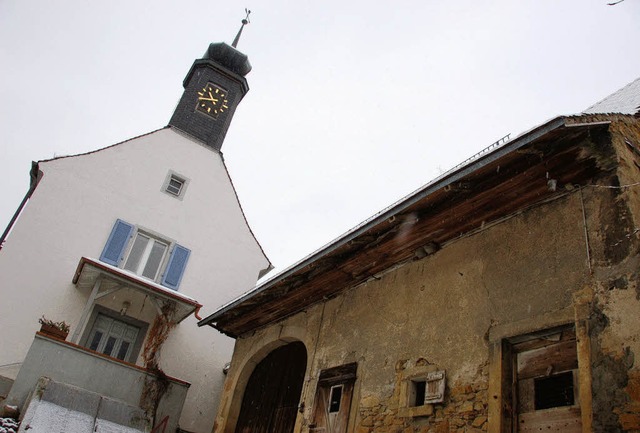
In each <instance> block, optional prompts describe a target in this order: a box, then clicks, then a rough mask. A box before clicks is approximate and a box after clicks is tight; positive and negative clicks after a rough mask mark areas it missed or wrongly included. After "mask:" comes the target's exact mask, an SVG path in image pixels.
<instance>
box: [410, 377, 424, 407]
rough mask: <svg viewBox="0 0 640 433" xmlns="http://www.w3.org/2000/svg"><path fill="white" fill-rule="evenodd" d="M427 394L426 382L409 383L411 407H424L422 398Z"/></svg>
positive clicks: (414, 381) (413, 381)
mask: <svg viewBox="0 0 640 433" xmlns="http://www.w3.org/2000/svg"><path fill="white" fill-rule="evenodd" d="M426 392H427V381H426V380H412V381H411V397H412V398H411V402H410V404H411V406H422V405H424V397H425V395H426Z"/></svg>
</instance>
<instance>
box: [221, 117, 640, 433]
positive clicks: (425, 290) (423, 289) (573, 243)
mask: <svg viewBox="0 0 640 433" xmlns="http://www.w3.org/2000/svg"><path fill="white" fill-rule="evenodd" d="M596 120H597V119H596ZM624 120H625V119H622V123H614V124H613V125H612V126H611V130H612V131H613V134H614V145H615V149H616V152H617V154H618V156H619V157H620V159H621V160H622V159H624V158H630V157H634V158H636V156H634V155H630V154H629V152H628V151H630V149H629V147H628V146H627V145H625V144H624V143H623V142H621V140H622V139H621V137H619V136H617V135H616V134H618V133H619V132H620V131H625V132H628V134H627V135H628V136H633V137H634V140H635V143H638V145H639V149H640V139H639V138H638V131H637V127H636V126H634V124H633V121H629V122H626V123H625V121H624ZM627 120H628V119H627ZM625 128H626V129H625ZM621 143H622V144H621ZM600 150H602V149H600ZM625 152H626V153H625ZM605 154H608V158H609V159H611V153H608V152H605ZM623 157H624V158H623ZM605 159H606V158H605ZM636 160H637V159H636ZM609 162H611V161H609ZM604 163H606V161H605V162H604ZM634 170H635V171H634ZM617 174H618V176H619V178H620V183H623V184H626V183H628V184H631V183H635V182H638V181H639V180H640V176H639V175H638V168H637V167H636V166H635V165H634V164H632V163H630V162H629V163H627V164H626V166H625V164H622V162H621V165H620V169H619V171H618V173H617ZM600 183H601V185H599V186H597V187H596V186H589V187H585V188H582V189H575V188H574V189H571V188H567V190H566V195H565V196H563V197H561V198H558V199H557V200H555V201H553V202H550V203H547V204H544V205H539V206H536V207H533V208H531V209H529V210H526V211H524V212H522V213H520V214H518V215H514V216H512V217H511V218H508V219H505V220H503V221H501V222H499V223H497V224H493V225H490V226H489V227H486V228H485V229H484V230H481V231H479V232H477V233H475V234H473V235H470V236H466V237H464V238H461V239H458V240H456V241H453V242H450V243H449V244H447V245H445V246H444V247H443V249H442V250H440V251H438V252H437V253H435V254H434V255H432V256H428V257H426V258H424V259H422V260H419V261H415V262H411V263H407V264H404V265H402V266H399V267H397V268H395V269H392V270H390V271H388V272H386V273H384V274H383V275H380V276H377V277H376V278H373V279H371V280H369V281H368V282H366V283H365V284H361V285H360V286H358V287H355V288H352V289H350V290H347V291H346V292H344V293H342V294H341V295H339V296H337V297H336V298H334V299H330V300H327V301H326V302H324V303H322V304H318V305H314V306H312V307H309V308H308V309H307V310H306V311H303V312H301V313H298V314H296V315H294V316H292V317H290V318H288V319H286V320H283V321H282V322H280V323H278V324H276V325H273V326H270V327H267V328H265V329H261V330H258V331H256V332H255V333H253V334H251V335H244V336H242V337H241V338H239V339H238V340H237V342H236V350H235V353H234V357H233V361H232V366H231V370H230V371H229V376H228V378H227V383H226V385H225V394H224V396H223V400H222V402H221V409H220V412H219V416H218V427H217V428H218V430H216V431H225V432H232V431H233V426H234V424H235V421H234V419H235V418H234V417H237V415H238V413H237V411H238V408H239V402H240V400H241V398H242V390H243V389H244V387H243V382H246V380H247V379H248V377H249V375H250V373H251V371H252V367H251V365H252V364H256V363H257V362H259V361H260V359H262V357H264V356H265V355H266V353H268V352H269V351H270V350H272V348H273V347H274V346H275V345H278V344H284V343H286V342H287V341H292V340H299V341H302V342H303V343H304V344H305V346H306V347H307V351H308V363H307V375H306V378H305V384H304V387H303V391H302V397H301V402H302V404H303V407H302V409H301V410H302V416H299V417H298V421H297V425H296V430H295V431H296V432H298V431H302V432H307V431H310V429H309V424H311V423H312V422H313V420H312V416H313V405H314V396H315V388H316V384H317V378H318V375H319V373H320V371H321V370H322V369H325V368H330V367H334V366H338V365H342V364H346V363H350V362H357V363H358V373H357V376H358V379H357V381H356V384H355V390H354V396H353V401H352V407H351V415H350V422H349V430H348V431H355V432H358V433H373V432H375V433H395V432H401V431H402V432H403V433H410V432H421V433H426V432H436V433H443V432H456V433H462V432H481V431H487V430H489V431H500V430H499V428H500V427H499V422H500V421H499V420H497V419H495V417H494V419H493V420H491V421H488V417H489V413H488V399H489V396H488V394H487V390H488V388H489V381H490V378H489V370H490V368H489V367H490V365H489V363H490V356H489V353H490V350H489V348H490V345H491V344H494V343H495V342H496V341H500V339H502V338H507V337H511V336H517V335H522V334H526V333H529V332H533V331H536V330H540V329H546V328H549V327H553V326H558V325H561V324H568V323H573V322H574V320H575V318H576V317H581V318H582V319H584V320H583V322H585V323H587V327H586V328H584V329H587V331H588V332H589V334H588V335H589V336H590V338H589V342H588V343H590V344H583V343H584V342H583V343H579V353H578V357H579V362H581V363H583V364H584V362H585V361H586V362H587V365H590V366H591V371H592V372H593V413H591V411H590V409H586V412H585V413H586V418H583V425H584V426H585V429H586V430H585V431H589V429H590V428H591V426H590V423H591V420H592V421H593V431H596V432H605V431H606V432H615V431H640V430H639V429H640V427H638V425H640V424H638V420H640V410H639V409H638V408H639V406H640V403H639V401H640V399H639V396H640V381H639V380H638V378H639V377H640V375H639V374H638V369H637V368H635V367H634V362H633V361H634V359H633V358H634V354H635V353H637V351H638V350H639V349H640V347H638V345H640V341H639V332H638V330H640V319H639V318H640V308H639V305H640V304H639V302H638V298H639V297H640V288H639V285H640V278H639V271H638V260H639V259H638V241H637V239H638V236H637V233H636V232H635V230H636V229H635V227H637V226H638V224H636V223H635V221H638V219H639V218H640V201H639V200H638V196H637V194H638V191H640V189H639V188H623V189H614V188H606V186H616V184H617V183H618V179H617V178H616V176H610V177H609V178H607V179H603V180H602V181H601V182H600ZM610 184H612V185H610ZM583 215H584V218H583ZM587 251H588V252H587ZM574 299H577V300H579V303H580V305H581V308H582V310H580V311H582V312H576V311H575V310H574ZM581 323H582V322H581ZM580 347H586V348H590V356H588V355H587V356H584V357H582V358H581V356H582V355H581V353H580ZM589 363H590V364H589ZM424 368H431V369H438V370H446V374H447V387H446V392H445V401H444V402H443V403H442V404H436V405H434V408H433V409H434V410H433V413H432V414H431V415H429V416H423V417H403V416H401V415H402V413H401V412H402V411H401V410H400V409H401V408H400V401H401V400H402V399H401V396H400V395H399V393H400V389H401V386H400V385H401V381H402V380H403V378H406V377H407V375H408V374H409V373H410V372H411V371H412V370H419V369H424ZM581 368H582V369H583V370H585V371H586V372H587V375H589V371H590V369H589V368H588V367H586V368H585V367H584V365H583V367H581ZM581 377H582V376H581ZM588 379H589V380H590V379H591V377H590V376H589V377H588ZM494 380H495V378H494ZM581 380H582V379H581ZM585 386H586V383H585ZM581 402H582V403H583V404H584V403H585V402H589V399H587V400H582V399H581ZM589 403H590V402H589ZM585 419H586V420H587V422H585ZM225 421H228V422H225ZM491 425H493V427H491Z"/></svg>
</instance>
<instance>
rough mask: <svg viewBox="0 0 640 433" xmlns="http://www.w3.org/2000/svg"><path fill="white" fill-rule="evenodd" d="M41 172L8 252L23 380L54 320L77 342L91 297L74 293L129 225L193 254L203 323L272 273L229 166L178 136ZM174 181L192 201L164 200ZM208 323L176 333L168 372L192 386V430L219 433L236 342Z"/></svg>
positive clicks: (8, 339) (10, 354) (187, 416)
mask: <svg viewBox="0 0 640 433" xmlns="http://www.w3.org/2000/svg"><path fill="white" fill-rule="evenodd" d="M40 169H41V170H42V172H43V173H44V176H43V178H42V180H41V182H40V184H39V185H38V187H37V189H36V190H35V193H34V194H33V196H32V197H31V200H30V201H29V203H28V205H27V206H26V207H25V209H24V211H23V213H22V215H21V216H20V218H19V220H18V222H17V223H16V225H15V226H14V228H13V230H12V232H11V234H10V236H9V237H8V239H7V241H6V244H5V246H4V248H3V249H2V250H1V251H0V293H1V295H0V296H1V297H2V299H0V329H2V330H3V336H2V337H1V340H0V341H1V344H0V346H2V350H0V375H2V376H6V377H15V375H16V374H17V371H18V369H19V367H20V363H21V362H22V360H23V359H24V357H25V355H26V353H27V350H28V348H29V346H30V344H31V342H32V340H33V334H34V333H35V332H36V331H37V330H38V329H39V325H38V318H39V317H40V316H42V315H43V314H44V315H45V316H47V318H50V319H53V320H56V321H58V320H65V321H66V322H67V323H69V324H71V327H72V328H71V334H73V332H74V328H75V327H76V326H78V321H79V320H80V317H81V313H82V309H83V308H84V306H85V304H86V302H87V299H88V297H89V292H88V291H84V290H80V289H78V288H77V287H76V286H75V285H74V284H73V283H72V278H73V276H74V273H75V270H76V267H77V265H78V262H79V260H80V258H81V257H82V256H86V257H92V258H96V259H97V258H99V257H100V254H101V252H102V250H103V247H104V245H105V243H106V241H107V238H108V236H109V234H110V232H111V229H112V227H113V225H114V222H115V221H116V219H118V218H120V219H122V220H124V221H127V222H129V223H132V224H136V225H139V226H141V227H144V228H145V229H148V230H150V231H153V232H156V233H158V234H161V235H163V236H165V237H167V238H169V239H171V240H174V241H176V242H178V243H179V244H180V245H183V246H185V247H187V248H189V249H190V250H191V255H190V258H189V262H188V264H187V267H186V270H185V273H184V276H183V278H182V282H181V284H180V287H179V292H181V293H184V294H186V295H188V296H190V297H192V298H194V299H196V300H197V301H198V302H200V303H201V304H203V305H204V307H203V310H202V313H203V314H208V313H210V312H212V311H213V310H215V309H216V308H217V307H219V306H220V305H221V304H223V303H225V302H227V301H229V300H230V299H232V298H234V297H235V296H237V295H239V294H240V293H242V292H244V291H246V290H248V289H251V288H252V287H253V286H254V284H255V282H256V280H257V277H258V273H259V272H260V270H261V269H264V268H266V267H267V266H269V262H268V260H267V258H266V257H265V255H264V253H263V252H262V250H261V248H260V246H259V245H258V243H257V241H256V240H255V238H254V237H253V235H252V233H251V232H250V229H249V227H248V226H247V223H246V221H245V218H244V216H243V214H242V210H241V208H240V205H239V203H238V200H237V197H236V195H235V191H234V189H233V186H232V184H231V181H230V179H229V176H228V173H227V171H226V168H225V166H224V163H223V161H222V157H221V155H220V154H218V153H217V152H215V151H212V150H211V149H209V148H207V147H205V146H202V145H200V144H198V143H197V142H195V141H193V140H191V139H189V138H187V137H186V136H184V135H182V134H180V133H178V132H176V131H175V130H173V129H171V128H165V129H162V130H159V131H156V132H153V133H151V134H148V135H145V136H141V137H138V138H134V139H132V140H129V141H126V142H123V143H120V144H118V145H114V146H111V147H108V148H105V149H102V150H99V151H96V152H92V153H88V154H83V155H77V156H72V157H62V158H57V159H53V160H49V161H44V162H41V163H40ZM170 170H172V171H173V172H175V173H178V174H179V175H181V176H184V177H185V178H186V179H188V185H187V189H186V191H185V194H184V196H183V197H182V199H178V198H176V197H173V196H171V195H169V194H167V193H166V192H164V191H163V189H162V188H163V184H164V182H165V179H166V177H167V173H169V171H170ZM26 175H27V173H25V176H26ZM106 301H108V300H106ZM135 307H136V305H132V307H131V308H135ZM196 322H197V320H196V319H195V318H194V317H193V315H192V316H190V317H188V318H187V319H186V320H184V321H183V322H182V323H180V324H179V325H178V326H177V327H176V328H175V329H174V330H173V331H172V333H171V334H170V336H169V339H168V340H167V342H166V343H165V345H164V346H163V349H162V353H161V358H160V359H161V361H160V366H161V367H162V368H163V370H164V371H165V373H167V374H168V375H170V376H174V377H177V378H180V379H183V380H186V381H188V382H191V384H192V386H191V389H190V390H189V393H188V396H187V401H186V403H185V408H184V411H183V415H182V419H181V423H180V425H181V427H182V428H184V429H187V430H190V431H191V430H192V431H198V432H200V431H209V430H210V429H211V426H212V423H213V417H214V415H215V413H216V410H217V404H218V395H219V390H220V389H221V387H222V383H223V379H224V376H223V373H222V368H223V366H224V364H225V363H226V362H228V361H229V360H230V359H231V353H232V350H233V340H231V339H229V338H227V337H224V336H222V335H221V334H218V333H216V332H212V331H211V329H202V328H198V327H197V326H196ZM71 334H70V335H71ZM114 380H116V379H114Z"/></svg>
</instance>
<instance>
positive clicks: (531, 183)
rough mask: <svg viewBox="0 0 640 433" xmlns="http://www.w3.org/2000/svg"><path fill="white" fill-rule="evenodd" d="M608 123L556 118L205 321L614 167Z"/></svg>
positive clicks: (407, 252)
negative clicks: (607, 156) (611, 157)
mask: <svg viewBox="0 0 640 433" xmlns="http://www.w3.org/2000/svg"><path fill="white" fill-rule="evenodd" d="M600 120H601V119H600ZM609 123H610V122H609V121H606V120H605V121H594V119H593V118H587V117H583V118H581V117H577V118H568V117H557V118H554V119H552V120H550V121H548V122H546V123H544V124H542V125H540V126H538V127H536V128H534V129H532V130H530V131H528V132H526V133H524V134H522V135H520V136H519V137H517V138H515V139H513V140H511V141H510V142H507V143H506V144H503V145H500V146H493V147H490V148H488V149H485V150H483V151H482V152H480V153H478V154H477V155H475V156H474V157H472V158H470V159H469V160H467V161H465V163H463V164H461V165H460V166H457V167H455V168H454V169H452V170H450V171H449V172H447V173H444V174H443V175H442V176H440V177H438V178H437V179H435V180H434V181H432V182H430V183H428V184H427V185H425V186H423V187H422V188H420V189H418V190H416V191H415V192H413V193H412V194H410V195H409V196H407V197H405V198H403V199H402V200H400V201H398V202H396V203H395V204H393V205H391V206H390V207H388V208H387V209H385V210H383V211H381V212H380V213H378V214H376V215H374V216H373V217H372V218H370V219H368V220H366V221H365V222H363V223H362V224H360V225H358V226H356V227H355V228H353V229H352V230H350V231H349V232H347V233H346V234H344V235H343V236H341V237H339V238H338V239H336V240H334V241H333V242H331V243H329V244H328V245H326V246H324V247H323V248H321V249H319V250H318V251H316V252H314V253H313V254H311V255H309V256H308V257H306V258H304V259H303V260H301V261H300V262H298V263H296V264H294V265H293V266H291V267H289V268H288V269H285V270H284V271H283V272H281V273H280V274H278V275H276V276H274V277H273V278H271V279H269V280H267V281H265V282H264V283H262V284H260V285H259V286H257V287H256V288H255V289H253V290H252V291H250V292H248V293H246V294H245V295H243V296H241V297H239V298H238V299H236V300H234V301H232V302H230V303H229V304H227V305H225V306H223V307H221V308H220V309H219V310H218V311H216V312H214V313H213V314H211V315H209V316H208V317H206V318H205V319H204V320H201V321H200V322H199V323H198V325H199V326H204V325H209V326H213V327H214V328H216V329H218V330H219V331H221V332H223V333H225V334H227V335H230V336H232V337H237V336H239V335H242V334H244V333H246V332H249V331H252V330H255V329H258V328H260V327H263V326H266V325H268V324H270V323H274V322H276V321H279V320H282V319H283V318H285V317H288V316H290V315H293V314H295V313H297V312H299V311H302V310H304V309H305V308H307V307H308V306H310V305H313V304H315V303H318V302H322V301H323V300H325V299H329V298H331V297H333V296H336V295H337V294H338V293H340V292H342V291H344V290H346V289H348V288H350V287H354V286H356V285H359V284H361V283H363V282H365V281H367V280H368V279H370V278H372V277H375V276H376V275H377V274H380V273H381V272H383V271H385V270H388V269H389V268H391V267H393V266H395V265H398V264H400V263H405V262H407V261H410V260H415V259H418V258H421V257H420V256H422V257H424V256H425V255H428V254H431V253H433V252H434V251H436V250H437V249H438V248H440V247H442V246H444V245H445V244H446V243H448V242H451V241H453V240H455V239H458V238H460V237H461V236H464V235H466V234H469V233H470V232H473V231H475V230H478V229H479V228H481V227H483V226H484V225H485V224H488V223H491V222H493V221H496V220H499V219H500V218H503V217H505V216H507V215H510V214H513V213H515V212H518V211H521V210H523V209H526V208H528V207H531V206H534V205H536V204H538V203H540V202H542V201H546V200H549V199H553V198H554V197H559V196H561V195H565V194H567V193H568V190H570V189H573V188H575V186H580V185H584V184H585V183H586V182H587V181H590V180H591V179H593V178H595V177H597V176H601V175H603V173H607V172H610V171H611V170H612V169H613V167H614V166H613V164H608V165H607V164H606V163H603V161H609V162H611V159H610V158H609V159H607V158H606V157H604V158H603V155H605V154H611V153H612V151H611V150H607V149H610V146H609V145H608V143H610V138H609V133H608V125H609ZM614 161H615V158H614ZM549 180H553V181H554V182H553V187H551V184H549Z"/></svg>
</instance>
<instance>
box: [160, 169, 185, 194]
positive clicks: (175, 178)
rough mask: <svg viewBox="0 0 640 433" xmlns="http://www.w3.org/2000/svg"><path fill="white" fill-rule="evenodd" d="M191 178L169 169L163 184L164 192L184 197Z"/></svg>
mask: <svg viewBox="0 0 640 433" xmlns="http://www.w3.org/2000/svg"><path fill="white" fill-rule="evenodd" d="M188 185H189V179H188V178H186V177H185V176H182V175H181V174H178V173H176V172H175V171H173V170H169V172H168V173H167V176H166V177H165V179H164V183H163V184H162V190H161V191H162V192H164V193H165V194H167V195H170V196H172V197H175V198H177V199H179V200H182V199H183V198H184V195H185V192H186V190H187V186H188Z"/></svg>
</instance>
